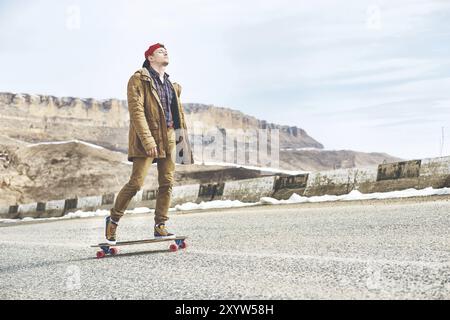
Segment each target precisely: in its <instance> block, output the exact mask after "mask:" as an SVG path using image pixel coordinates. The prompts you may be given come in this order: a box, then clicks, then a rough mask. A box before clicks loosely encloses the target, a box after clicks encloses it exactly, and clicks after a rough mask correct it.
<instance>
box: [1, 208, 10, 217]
mask: <svg viewBox="0 0 450 320" xmlns="http://www.w3.org/2000/svg"><path fill="white" fill-rule="evenodd" d="M9 216H10V215H9V206H0V219H8V218H9Z"/></svg>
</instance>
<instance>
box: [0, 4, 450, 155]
mask: <svg viewBox="0 0 450 320" xmlns="http://www.w3.org/2000/svg"><path fill="white" fill-rule="evenodd" d="M448 21H450V0H391V1H382V0H370V1H369V0H351V1H350V0H345V1H344V0H340V1H338V0H334V1H333V0H316V1H314V2H312V1H300V0H297V1H287V0H277V1H265V0H264V1H260V0H259V1H256V0H255V1H242V0H239V1H235V0H228V1H207V0H190V1H185V0H170V1H151V0H150V1H149V0H146V1H140V0H131V1H119V0H116V1H114V0H109V1H103V0H101V1H100V0H96V1H92V0H91V1H87V0H86V1H81V0H79V1H77V0H73V1H64V0H63V1H54V0H28V1H25V0H14V1H12V0H11V1H3V0H0V91H8V92H23V93H33V94H51V95H56V96H77V97H82V98H89V97H93V98H98V99H106V98H119V99H125V98H126V84H127V81H128V79H129V77H130V75H131V74H132V73H133V72H134V71H135V70H136V69H137V68H139V67H140V66H141V65H142V62H143V59H144V58H143V54H144V51H145V50H146V49H147V47H148V45H150V44H152V43H155V42H162V43H164V44H165V45H166V46H167V49H168V51H169V55H170V59H171V64H170V66H169V68H168V70H167V72H168V73H169V74H170V76H171V79H172V81H176V82H179V83H180V84H181V85H182V86H183V94H182V101H183V102H198V103H205V104H213V105H217V106H222V107H229V108H232V109H237V110H240V111H242V112H244V113H246V114H249V115H252V116H255V117H257V118H259V119H265V120H268V121H269V122H274V123H278V124H283V125H291V126H298V127H301V128H303V129H305V130H306V131H307V132H308V133H309V134H310V135H311V136H312V137H314V138H315V139H317V140H318V141H320V142H321V143H323V144H324V145H325V148H326V149H333V150H341V149H350V150H357V151H365V152H387V153H389V154H391V155H394V156H398V157H402V158H405V159H412V158H423V157H436V156H439V155H441V151H442V155H450V55H449V52H450V23H449V22H448ZM442 128H443V129H442ZM442 131H443V132H444V140H443V143H442V141H441V140H442V138H441V135H442Z"/></svg>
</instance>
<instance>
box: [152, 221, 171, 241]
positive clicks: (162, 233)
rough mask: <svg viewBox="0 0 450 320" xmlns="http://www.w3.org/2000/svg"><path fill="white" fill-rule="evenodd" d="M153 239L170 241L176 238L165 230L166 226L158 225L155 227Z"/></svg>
mask: <svg viewBox="0 0 450 320" xmlns="http://www.w3.org/2000/svg"><path fill="white" fill-rule="evenodd" d="M154 235H155V238H156V239H172V238H176V237H175V235H174V234H173V233H170V232H169V231H167V229H166V225H165V224H164V223H160V224H157V225H155V233H154Z"/></svg>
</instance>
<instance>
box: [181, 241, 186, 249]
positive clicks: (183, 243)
mask: <svg viewBox="0 0 450 320" xmlns="http://www.w3.org/2000/svg"><path fill="white" fill-rule="evenodd" d="M186 247H187V244H186V242H184V241H183V242H181V244H180V245H179V248H180V249H186Z"/></svg>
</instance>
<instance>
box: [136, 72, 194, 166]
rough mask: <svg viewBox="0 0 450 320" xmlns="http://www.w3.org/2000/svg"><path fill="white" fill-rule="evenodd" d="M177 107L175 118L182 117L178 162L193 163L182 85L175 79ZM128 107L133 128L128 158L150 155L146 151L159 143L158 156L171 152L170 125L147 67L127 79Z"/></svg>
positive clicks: (178, 131)
mask: <svg viewBox="0 0 450 320" xmlns="http://www.w3.org/2000/svg"><path fill="white" fill-rule="evenodd" d="M173 88H174V90H175V96H174V98H176V100H177V101H176V102H177V103H176V105H177V107H178V108H177V110H173V109H172V112H173V116H174V118H178V119H179V125H180V128H177V126H176V125H175V129H176V133H177V134H176V138H177V157H176V159H177V161H176V162H177V163H180V164H190V163H193V155H192V151H191V148H190V145H189V140H188V133H187V126H186V122H185V116H184V110H183V106H182V105H181V100H180V94H181V89H182V88H181V86H180V85H179V84H177V83H173ZM127 98H128V110H129V112H130V131H129V136H128V161H132V159H133V158H134V157H148V155H147V154H146V151H149V150H150V149H151V148H153V147H157V149H158V155H157V158H155V159H154V160H153V163H155V162H156V161H157V159H158V158H165V157H166V156H167V154H168V150H167V147H168V142H167V126H166V120H165V115H164V110H163V107H162V104H161V101H160V99H159V96H158V92H157V90H156V86H155V84H154V83H153V79H152V78H151V76H150V73H149V72H148V70H147V69H146V68H142V69H139V70H138V71H136V72H135V73H134V74H133V75H132V76H131V78H130V80H129V81H128V88H127Z"/></svg>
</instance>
